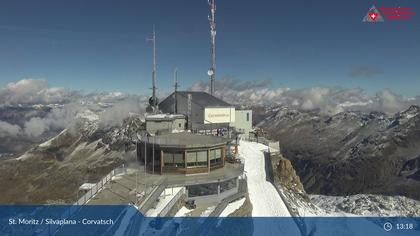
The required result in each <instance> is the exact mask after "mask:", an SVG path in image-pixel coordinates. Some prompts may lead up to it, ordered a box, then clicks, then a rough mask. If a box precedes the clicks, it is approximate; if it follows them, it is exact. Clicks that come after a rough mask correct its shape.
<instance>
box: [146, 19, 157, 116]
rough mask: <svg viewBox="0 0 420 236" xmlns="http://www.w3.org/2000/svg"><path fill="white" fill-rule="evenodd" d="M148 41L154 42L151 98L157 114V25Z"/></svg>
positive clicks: (151, 103)
mask: <svg viewBox="0 0 420 236" xmlns="http://www.w3.org/2000/svg"><path fill="white" fill-rule="evenodd" d="M147 40H148V41H152V46H153V72H152V97H151V98H150V101H149V103H150V105H151V106H152V107H153V110H154V112H156V111H157V110H158V109H157V105H158V100H157V97H156V89H157V88H156V31H155V25H153V34H152V37H151V38H148V39H147Z"/></svg>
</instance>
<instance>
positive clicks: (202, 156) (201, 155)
mask: <svg viewBox="0 0 420 236" xmlns="http://www.w3.org/2000/svg"><path fill="white" fill-rule="evenodd" d="M197 162H207V151H200V152H197Z"/></svg>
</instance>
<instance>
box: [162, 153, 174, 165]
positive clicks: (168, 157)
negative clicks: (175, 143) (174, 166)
mask: <svg viewBox="0 0 420 236" xmlns="http://www.w3.org/2000/svg"><path fill="white" fill-rule="evenodd" d="M163 161H164V162H165V164H170V163H173V162H174V156H173V154H172V153H167V152H164V153H163Z"/></svg>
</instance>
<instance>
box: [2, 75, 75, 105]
mask: <svg viewBox="0 0 420 236" xmlns="http://www.w3.org/2000/svg"><path fill="white" fill-rule="evenodd" d="M76 95H78V92H75V91H69V90H66V89H64V88H55V87H52V88H50V87H49V86H48V83H47V81H46V80H45V79H22V80H20V81H18V82H16V83H9V84H7V85H6V87H4V88H2V89H0V104H2V105H10V106H13V105H19V104H52V103H65V102H69V101H71V100H72V98H73V97H74V96H76Z"/></svg>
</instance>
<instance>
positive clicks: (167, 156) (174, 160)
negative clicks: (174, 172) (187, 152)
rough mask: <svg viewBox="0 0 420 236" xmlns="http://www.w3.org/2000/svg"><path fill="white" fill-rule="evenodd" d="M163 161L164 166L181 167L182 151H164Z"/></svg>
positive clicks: (182, 161) (182, 162)
mask: <svg viewBox="0 0 420 236" xmlns="http://www.w3.org/2000/svg"><path fill="white" fill-rule="evenodd" d="M163 162H164V163H165V166H175V167H183V166H184V155H182V153H169V152H164V153H163Z"/></svg>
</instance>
